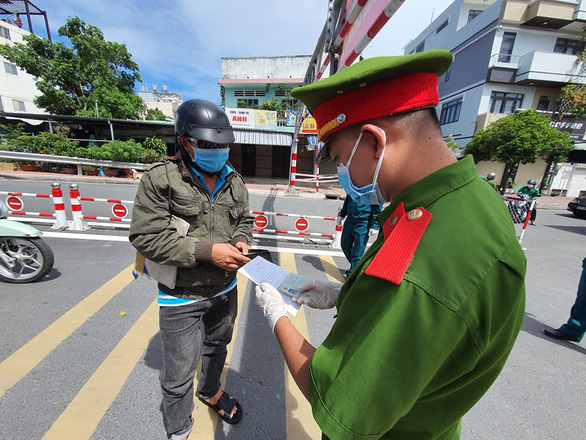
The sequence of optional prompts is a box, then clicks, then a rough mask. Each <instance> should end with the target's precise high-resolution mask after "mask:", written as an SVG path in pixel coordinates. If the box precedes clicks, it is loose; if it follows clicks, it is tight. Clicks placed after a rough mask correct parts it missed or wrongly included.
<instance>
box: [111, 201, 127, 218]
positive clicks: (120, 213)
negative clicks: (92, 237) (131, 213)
mask: <svg viewBox="0 0 586 440" xmlns="http://www.w3.org/2000/svg"><path fill="white" fill-rule="evenodd" d="M112 215H114V217H118V218H124V217H126V216H127V215H128V208H127V207H126V206H124V205H123V204H121V203H116V204H115V205H113V206H112Z"/></svg>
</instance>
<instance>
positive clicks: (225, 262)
mask: <svg viewBox="0 0 586 440" xmlns="http://www.w3.org/2000/svg"><path fill="white" fill-rule="evenodd" d="M249 261H250V258H248V257H246V256H245V255H242V253H241V252H240V250H239V249H238V248H236V247H234V246H232V245H231V244H228V243H214V245H213V246H212V263H214V264H215V265H216V266H218V267H221V268H222V269H224V270H228V271H233V270H236V269H238V268H239V267H242V266H244V265H245V264H246V263H248V262H249Z"/></svg>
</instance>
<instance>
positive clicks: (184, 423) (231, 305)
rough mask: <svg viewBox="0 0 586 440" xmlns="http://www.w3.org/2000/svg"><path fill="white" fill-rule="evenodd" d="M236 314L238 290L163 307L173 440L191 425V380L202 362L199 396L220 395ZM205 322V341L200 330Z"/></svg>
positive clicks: (166, 418) (167, 417) (165, 384)
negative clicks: (221, 380) (206, 298)
mask: <svg viewBox="0 0 586 440" xmlns="http://www.w3.org/2000/svg"><path fill="white" fill-rule="evenodd" d="M237 313H238V293H237V290H236V288H234V289H233V290H231V291H230V292H228V293H226V294H224V295H220V296H217V297H215V298H212V299H209V300H205V301H198V302H195V303H193V304H188V305H184V306H178V307H160V308H159V326H160V329H161V341H162V344H163V369H162V371H161V375H160V380H161V388H162V391H163V423H164V424H165V429H166V430H167V434H168V435H169V437H170V436H171V435H172V434H176V435H181V434H183V433H186V432H187V431H189V430H190V429H191V427H192V425H193V419H192V418H191V413H192V412H193V379H194V375H195V370H196V368H197V364H198V362H199V359H200V357H201V359H202V365H201V374H200V376H199V381H198V387H197V392H198V395H199V396H200V397H202V398H206V399H208V398H210V397H213V396H215V395H216V393H217V392H218V391H219V390H220V376H221V374H222V370H223V368H224V362H225V360H226V354H227V349H226V346H227V345H228V344H229V343H230V341H231V340H232V331H233V329H234V321H235V320H236V314H237ZM202 323H203V326H204V336H203V345H202V334H201V328H200V325H201V324H202Z"/></svg>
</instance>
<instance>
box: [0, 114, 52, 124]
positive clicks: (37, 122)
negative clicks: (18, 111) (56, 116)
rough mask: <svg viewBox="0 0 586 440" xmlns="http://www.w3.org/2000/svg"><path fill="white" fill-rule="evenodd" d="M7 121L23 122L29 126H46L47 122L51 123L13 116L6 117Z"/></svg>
mask: <svg viewBox="0 0 586 440" xmlns="http://www.w3.org/2000/svg"><path fill="white" fill-rule="evenodd" d="M4 117H5V118H6V119H14V120H16V121H22V122H26V123H27V124H29V125H41V124H44V123H45V122H49V121H48V120H44V121H43V120H39V119H28V118H15V117H12V116H4Z"/></svg>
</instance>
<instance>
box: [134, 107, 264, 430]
mask: <svg viewBox="0 0 586 440" xmlns="http://www.w3.org/2000/svg"><path fill="white" fill-rule="evenodd" d="M175 132H176V136H175V140H176V146H177V148H178V150H179V154H178V155H177V156H176V157H175V158H172V159H166V160H164V161H162V162H159V163H156V164H154V165H153V166H151V167H150V168H149V169H148V170H147V172H146V173H145V174H144V175H143V177H142V179H141V182H140V185H139V188H138V192H137V195H136V200H135V204H134V212H133V216H132V222H131V224H130V241H131V243H132V244H133V246H134V247H135V248H136V249H137V250H138V251H139V252H140V253H141V254H142V255H144V256H145V257H146V258H148V259H150V260H152V261H154V262H156V263H160V264H164V265H171V266H177V267H178V271H177V279H176V283H175V285H174V286H167V285H164V284H162V283H159V285H158V288H159V296H158V303H159V306H160V307H159V324H160V329H161V341H162V346H163V369H162V371H161V374H160V381H161V388H162V391H163V405H162V408H163V422H164V425H165V429H166V431H167V434H168V437H169V438H171V439H173V440H180V439H185V438H187V436H188V435H189V433H190V432H191V430H192V427H193V419H192V417H191V413H192V412H193V408H194V404H193V394H194V389H193V379H194V374H195V369H196V367H197V364H198V362H199V360H200V357H201V359H202V368H201V374H200V376H199V381H198V384H197V394H198V398H199V400H200V401H201V402H202V403H203V404H205V405H207V406H210V407H211V408H212V409H213V410H214V411H216V412H217V413H218V415H219V416H220V418H221V419H222V420H224V421H225V422H227V423H231V424H233V423H238V422H239V421H240V420H241V418H242V414H243V410H242V407H241V406H240V404H239V403H238V402H237V401H236V399H235V398H233V397H232V396H230V395H229V394H228V393H226V392H224V391H223V390H222V389H221V383H220V376H221V373H222V370H223V368H224V361H225V359H226V354H227V349H226V346H227V345H228V343H229V342H230V340H231V338H232V331H233V328H234V321H235V319H236V313H237V290H236V272H235V271H236V269H238V268H239V267H241V266H242V265H244V264H245V263H247V262H248V261H250V259H249V258H248V257H246V255H245V254H246V253H247V252H248V249H249V247H250V246H249V245H250V244H251V242H252V223H253V217H252V216H251V215H250V212H249V207H248V192H247V189H246V187H245V185H244V180H243V179H242V177H241V176H240V175H239V174H238V173H237V172H236V171H235V170H234V169H233V168H232V167H231V166H230V164H229V163H228V162H227V160H228V154H229V151H230V148H229V145H230V144H231V143H232V142H234V133H233V131H232V128H231V126H230V122H229V120H228V117H227V116H226V114H225V113H224V112H223V111H222V109H221V108H220V107H219V106H218V105H216V104H214V103H212V102H210V101H206V100H203V99H191V100H189V101H185V102H184V103H183V104H181V105H180V106H179V108H178V109H177V118H176V121H175ZM172 215H173V216H176V217H179V218H181V219H183V220H185V221H186V222H188V223H189V230H188V232H187V235H186V236H183V235H181V234H179V233H178V232H177V230H176V229H173V228H172V227H170V222H171V216H172ZM202 323H203V328H204V334H203V335H202V334H201V330H200V326H201V324H202ZM202 339H203V349H202Z"/></svg>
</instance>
